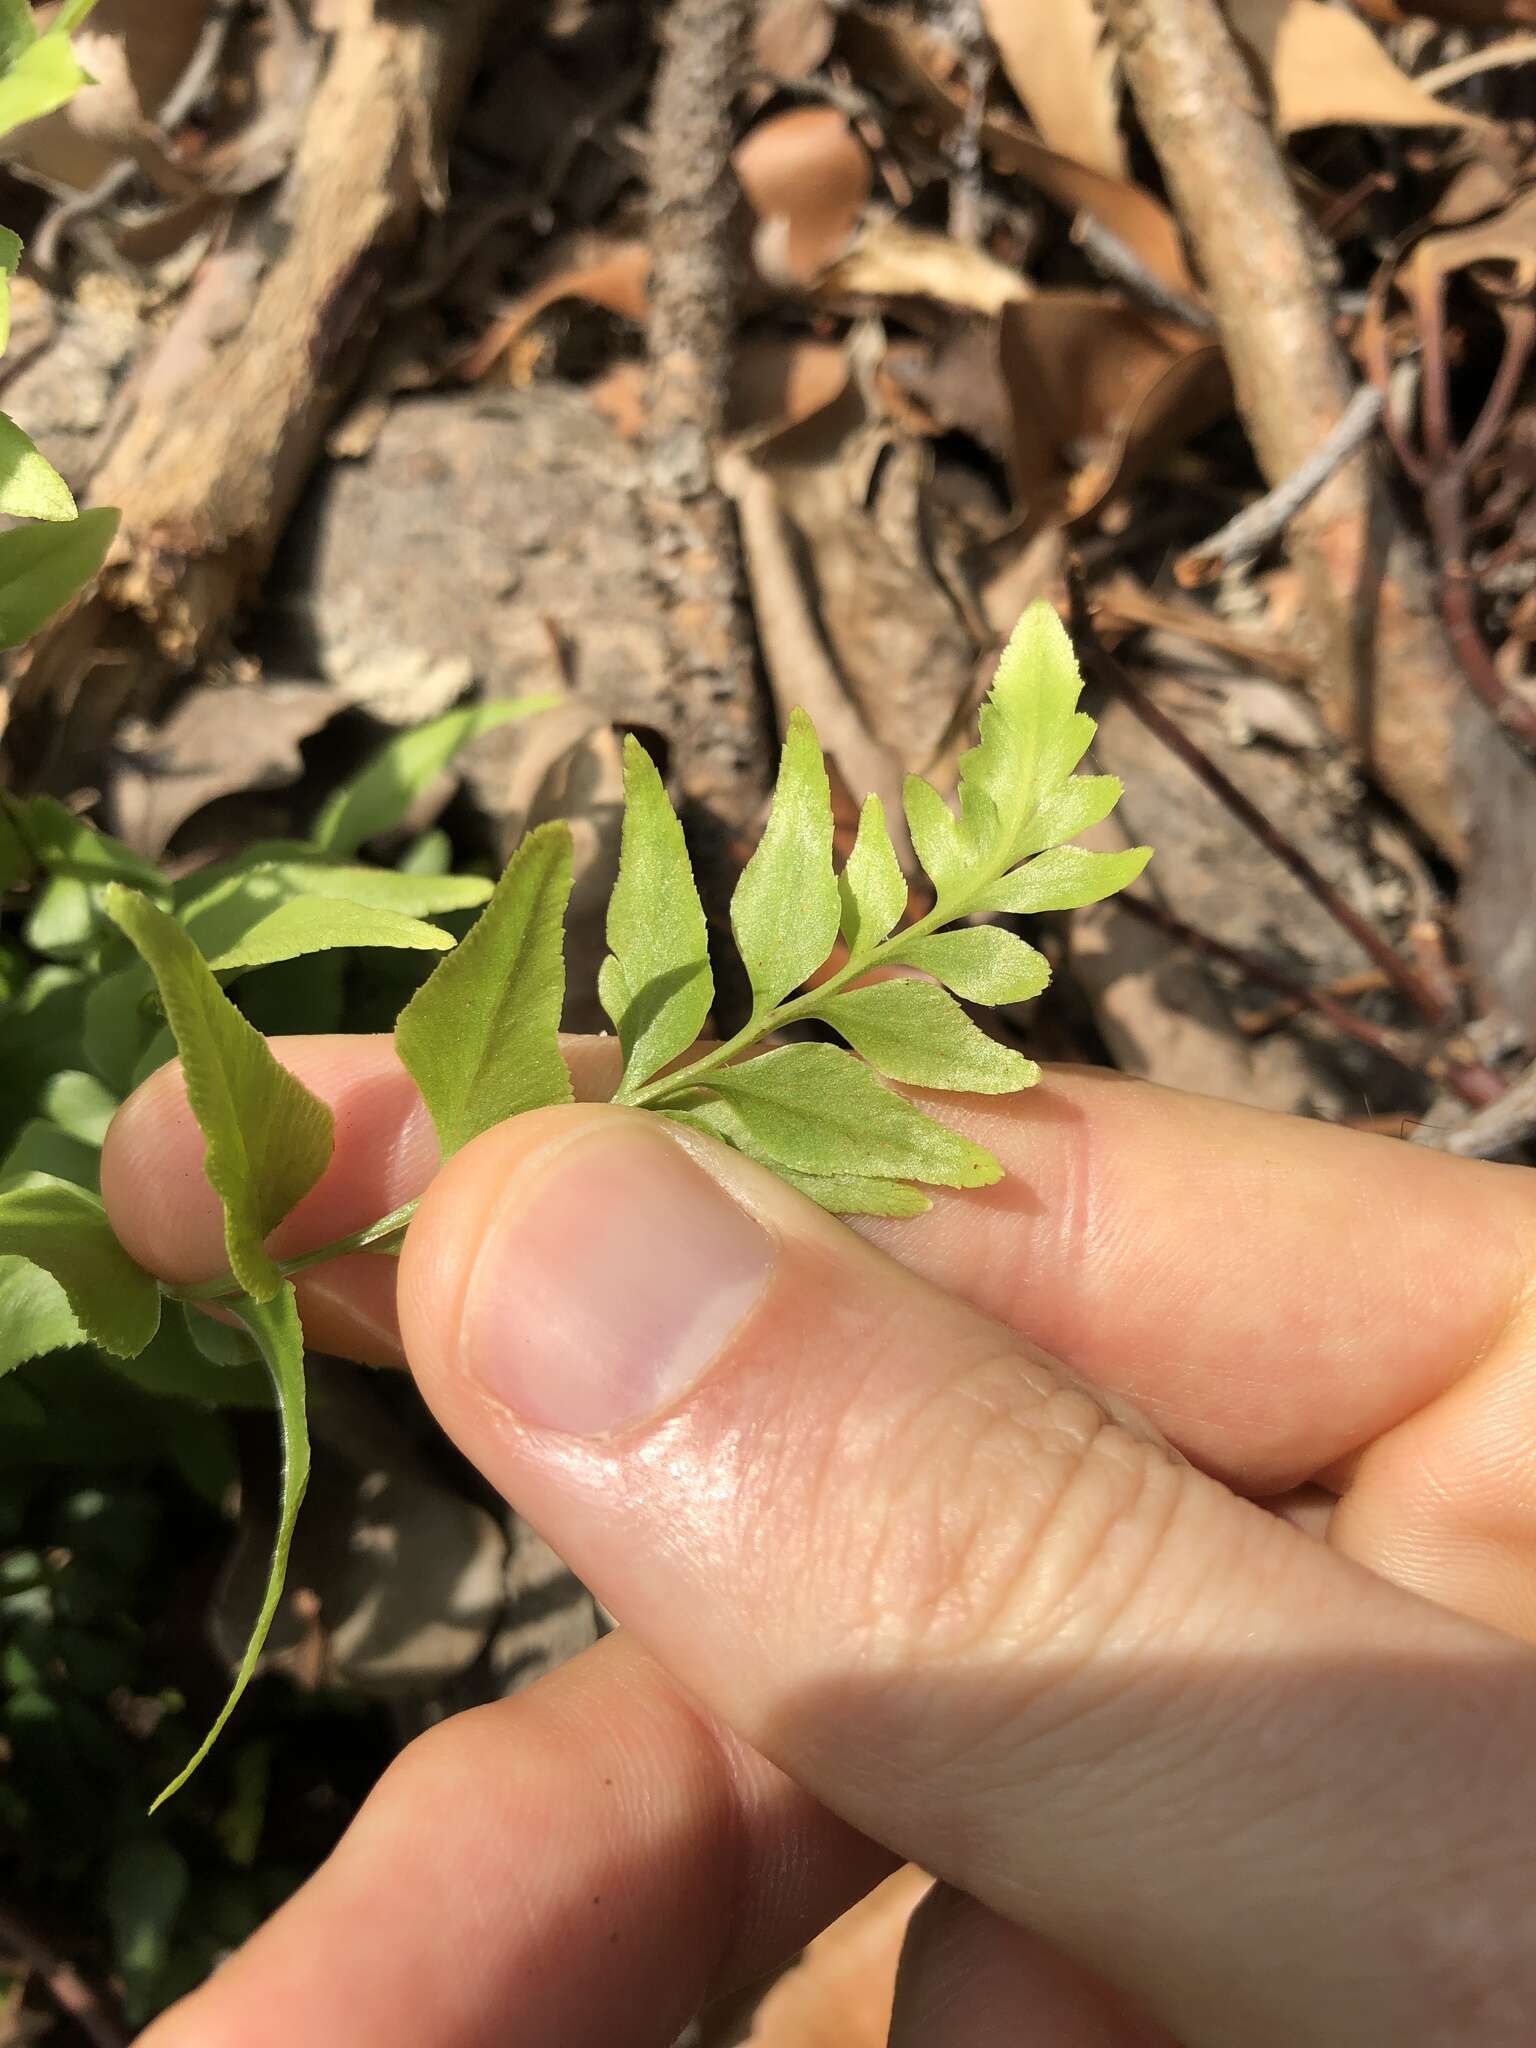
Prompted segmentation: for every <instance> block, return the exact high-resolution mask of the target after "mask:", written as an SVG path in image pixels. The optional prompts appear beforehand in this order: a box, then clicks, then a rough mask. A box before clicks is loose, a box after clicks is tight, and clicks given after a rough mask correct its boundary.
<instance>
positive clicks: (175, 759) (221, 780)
mask: <svg viewBox="0 0 1536 2048" xmlns="http://www.w3.org/2000/svg"><path fill="white" fill-rule="evenodd" d="M341 706H342V697H341V693H340V692H339V691H337V690H333V689H331V688H329V687H328V686H327V685H325V684H323V683H223V684H216V683H199V684H196V685H194V687H193V688H192V689H190V690H188V692H187V693H186V695H185V696H184V697H183V698H182V700H181V702H180V703H179V704H178V705H177V706H176V709H175V710H174V711H173V712H172V713H171V715H170V717H169V718H167V719H166V720H165V721H164V722H163V723H162V724H160V725H158V726H147V727H143V728H141V729H140V730H138V731H134V730H133V729H132V728H129V729H128V730H127V731H125V732H120V733H119V734H118V736H117V748H118V751H119V760H118V765H117V766H116V767H115V768H114V770H113V772H112V776H111V780H110V792H111V798H112V811H113V818H114V829H115V830H116V831H117V832H118V833H119V835H120V836H121V837H122V838H124V839H126V840H127V842H128V844H129V845H130V846H132V847H134V848H135V849H136V850H137V851H138V852H139V853H143V854H147V855H148V856H149V858H150V859H151V860H155V859H158V858H159V856H160V855H161V854H162V853H163V852H164V851H165V849H166V847H167V846H168V845H169V844H170V841H171V839H172V837H173V835H174V834H175V833H176V831H177V829H178V828H179V827H180V826H181V825H183V824H185V823H186V821H187V819H188V818H190V817H191V816H192V815H193V813H194V812H196V811H200V810H201V809H202V808H203V806H204V804H210V803H212V802H213V801H214V799H215V798H216V797H221V796H233V795H234V794H236V792H237V791H241V790H247V789H280V788H282V787H284V786H285V785H286V784H288V783H291V782H297V780H298V779H299V776H300V775H301V774H302V773H303V768H304V761H303V756H302V755H301V754H300V752H299V745H300V742H301V741H303V740H307V739H308V738H309V737H310V735H311V734H312V733H317V732H318V731H319V730H320V728H321V727H322V726H323V725H325V724H326V723H327V722H328V721H329V720H330V719H331V718H333V717H334V716H335V714H336V713H337V711H339V710H340V709H341Z"/></svg>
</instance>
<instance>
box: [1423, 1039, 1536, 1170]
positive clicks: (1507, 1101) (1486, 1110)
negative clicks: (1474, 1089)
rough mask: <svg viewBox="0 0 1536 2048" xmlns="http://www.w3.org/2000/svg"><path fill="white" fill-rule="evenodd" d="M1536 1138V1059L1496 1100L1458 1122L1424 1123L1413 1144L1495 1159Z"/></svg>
mask: <svg viewBox="0 0 1536 2048" xmlns="http://www.w3.org/2000/svg"><path fill="white" fill-rule="evenodd" d="M1533 1137H1536V1061H1532V1063H1531V1065H1530V1066H1528V1067H1527V1068H1526V1070H1525V1072H1524V1073H1523V1074H1522V1075H1520V1077H1519V1079H1518V1080H1515V1081H1512V1082H1511V1083H1510V1085H1509V1086H1508V1087H1507V1088H1506V1089H1505V1091H1504V1093H1503V1094H1502V1095H1501V1096H1500V1097H1499V1099H1498V1100H1497V1101H1496V1102H1490V1103H1488V1104H1486V1105H1485V1106H1484V1107H1483V1108H1481V1109H1478V1110H1477V1111H1475V1112H1474V1114H1473V1115H1471V1116H1469V1117H1468V1118H1466V1120H1465V1121H1464V1122H1462V1123H1459V1124H1452V1125H1451V1126H1450V1127H1449V1128H1448V1129H1447V1128H1445V1127H1444V1126H1438V1127H1437V1126H1435V1125H1432V1124H1427V1123H1421V1124H1419V1125H1418V1126H1417V1128H1416V1129H1415V1130H1414V1131H1413V1133H1412V1135H1411V1138H1410V1143H1412V1144H1415V1145H1432V1146H1434V1147H1435V1149H1436V1150H1437V1151H1440V1152H1454V1153H1455V1154H1456V1155H1457V1156H1458V1158H1461V1159H1494V1158H1497V1157H1498V1155H1499V1154H1500V1153H1501V1152H1513V1151H1515V1150H1517V1149H1518V1147H1520V1146H1521V1145H1524V1144H1526V1143H1528V1142H1529V1140H1530V1139H1531V1138H1533Z"/></svg>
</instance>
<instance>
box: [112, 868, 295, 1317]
mask: <svg viewBox="0 0 1536 2048" xmlns="http://www.w3.org/2000/svg"><path fill="white" fill-rule="evenodd" d="M107 910H108V913H109V915H110V916H111V917H112V919H113V921H114V923H116V924H117V925H118V926H119V927H120V928H121V930H122V931H123V932H124V933H125V934H126V936H127V937H128V938H129V939H130V940H131V941H132V942H133V944H134V946H135V947H137V949H138V951H139V952H140V954H141V955H142V956H143V958H144V960H145V961H146V963H147V964H148V966H149V968H150V971H151V972H152V973H153V975H154V977H155V982H156V985H157V987H158V988H159V991H160V999H161V1001H162V1002H163V1003H164V1005H165V1014H166V1016H167V1017H168V1018H169V1020H170V1026H171V1030H172V1032H173V1033H174V1035H175V1039H176V1049H177V1051H178V1052H179V1053H180V1055H181V1068H182V1073H183V1075H184V1077H185V1080H186V1087H187V1100H188V1102H189V1103H190V1104H191V1108H192V1114H193V1115H194V1116H195V1117H196V1118H197V1122H198V1127H199V1129H200V1130H201V1131H202V1134H203V1136H204V1138H205V1139H206V1140H207V1146H208V1149H207V1153H206V1156H205V1160H204V1171H205V1172H206V1174H207V1176H208V1181H209V1184H210V1186H211V1187H212V1188H213V1190H214V1193H215V1194H216V1195H217V1196H218V1198H219V1200H220V1202H221V1203H222V1204H223V1208H224V1246H225V1251H226V1253H227V1255H228V1258H229V1267H230V1271H231V1272H232V1273H233V1274H234V1276H235V1278H236V1279H237V1280H238V1281H239V1283H240V1285H241V1287H242V1288H244V1290H245V1291H246V1293H247V1294H249V1295H251V1296H253V1297H254V1298H255V1300H257V1301H258V1302H267V1301H270V1300H272V1298H273V1296H274V1295H276V1294H277V1293H278V1291H279V1290H280V1288H281V1286H282V1275H281V1273H280V1272H279V1270H278V1267H277V1264H276V1262H275V1261H274V1260H273V1259H272V1257H271V1256H270V1254H269V1253H268V1252H267V1250H266V1246H265V1240H266V1238H267V1236H268V1234H269V1233H270V1232H271V1231H272V1230H273V1229H274V1228H275V1227H276V1226H277V1225H278V1224H279V1223H281V1222H282V1220H283V1218H284V1217H285V1216H286V1215H287V1214H288V1211H289V1210H290V1209H291V1208H292V1207H293V1206H294V1204H295V1203H296V1202H297V1201H299V1200H300V1198H301V1197H302V1196H304V1195H307V1194H308V1193H309V1190H310V1189H311V1188H312V1187H313V1186H314V1184H315V1182H316V1181H317V1180H318V1179H319V1178H320V1176H321V1174H322V1173H323V1172H324V1171H325V1168H326V1163H327V1161H328V1160H329V1159H330V1156H331V1137H332V1128H331V1113H330V1111H329V1109H327V1107H326V1106H325V1104H324V1103H323V1102H321V1101H319V1100H318V1099H317V1098H316V1097H315V1096H313V1095H311V1094H310V1092H309V1090H308V1089H307V1088H305V1087H304V1085H303V1084H302V1082H299V1081H297V1080H295V1079H294V1077H293V1075H292V1074H290V1073H289V1072H288V1070H287V1068H286V1067H284V1066H280V1065H279V1063H278V1062H277V1060H275V1059H274V1058H273V1056H272V1052H271V1048H270V1047H269V1046H268V1044H267V1041H266V1040H265V1039H264V1038H263V1037H262V1036H261V1034H260V1032H258V1031H254V1030H253V1029H252V1028H251V1026H250V1025H249V1024H248V1023H247V1022H246V1021H245V1019H244V1018H243V1017H242V1016H241V1014H240V1012H239V1011H238V1010H237V1009H236V1008H235V1006H234V1004H233V1003H232V1002H231V1001H230V999H229V997H228V996H227V995H225V993H224V991H223V990H222V989H221V988H220V987H219V984H218V982H217V981H216V980H215V978H214V975H213V972H212V970H211V969H210V967H209V965H208V963H207V961H206V960H204V958H203V956H202V954H201V953H199V952H198V950H197V947H196V945H195V944H194V942H193V941H192V940H191V939H190V938H189V937H188V936H187V934H186V932H184V931H183V930H182V928H181V926H180V925H179V924H177V923H176V921H175V919H174V918H172V917H171V916H170V915H169V914H168V913H167V912H165V911H163V910H159V909H157V908H156V907H155V905H154V904H153V903H151V902H150V900H149V898H148V897H147V896H141V895H138V894H137V893H136V892H135V891H133V890H131V889H126V888H124V887H123V885H122V884H121V883H120V882H114V883H113V884H112V885H111V887H110V888H109V890H108V892H107Z"/></svg>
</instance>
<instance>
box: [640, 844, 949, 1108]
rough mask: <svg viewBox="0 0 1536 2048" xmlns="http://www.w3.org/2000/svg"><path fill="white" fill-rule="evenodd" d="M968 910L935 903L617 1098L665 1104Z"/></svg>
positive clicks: (811, 1013) (655, 1105)
mask: <svg viewBox="0 0 1536 2048" xmlns="http://www.w3.org/2000/svg"><path fill="white" fill-rule="evenodd" d="M978 886H980V885H978ZM964 915H965V906H964V905H961V906H960V907H959V908H956V906H955V905H954V904H942V903H935V905H934V906H933V908H932V910H930V911H928V912H927V913H926V914H925V915H924V916H922V917H920V918H917V919H916V920H915V921H914V922H913V923H912V924H909V925H907V926H906V927H904V929H903V930H901V931H899V932H893V933H892V934H891V936H890V937H889V938H888V939H882V940H881V942H880V944H879V945H878V946H872V947H871V948H870V950H869V951H868V952H867V953H865V954H864V955H863V956H862V958H858V957H856V958H852V959H850V960H848V962H847V963H846V964H845V965H844V966H842V967H840V968H839V969H838V970H837V972H836V974H832V975H829V976H828V977H827V979H826V980H825V981H824V982H822V983H820V984H819V986H817V987H816V988H813V989H810V990H808V991H807V993H806V994H805V995H803V996H796V997H795V998H794V1000H793V1001H792V1002H787V1003H780V1004H779V1005H778V1007H777V1008H776V1009H773V1010H770V1011H769V1012H768V1013H767V1015H766V1016H762V1017H749V1018H748V1020H747V1022H746V1023H745V1024H744V1025H743V1026H742V1028H741V1029H740V1031H738V1032H737V1033H736V1035H735V1037H734V1038H728V1039H726V1040H725V1042H724V1044H723V1045H717V1046H713V1047H711V1049H710V1050H709V1051H708V1052H706V1053H701V1054H700V1056H699V1058H698V1059H696V1060H694V1061H693V1062H692V1064H691V1065H689V1066H686V1067H680V1068H677V1069H675V1070H674V1071H673V1072H672V1073H670V1074H663V1075H661V1076H660V1077H659V1079H657V1080H654V1081H647V1082H646V1084H645V1086H644V1087H643V1088H637V1089H636V1090H635V1092H634V1094H633V1095H626V1094H625V1093H624V1091H623V1089H622V1088H621V1089H620V1091H619V1093H618V1094H617V1095H616V1096H615V1097H614V1100H615V1102H622V1103H625V1104H627V1105H628V1107H629V1108H631V1109H660V1108H662V1107H664V1106H665V1104H666V1102H667V1101H668V1100H669V1099H670V1098H671V1097H673V1096H675V1095H680V1094H683V1093H684V1092H685V1091H686V1090H688V1089H689V1088H695V1087H697V1086H698V1084H699V1082H700V1081H702V1080H704V1079H705V1078H706V1077H707V1076H708V1075H710V1074H712V1073H714V1072H715V1070H716V1069H717V1068H719V1067H723V1066H725V1065H726V1064H727V1062H728V1061H730V1060H733V1059H734V1058H735V1057H736V1055H737V1054H738V1053H739V1052H745V1051H746V1049H747V1047H748V1046H750V1045H754V1044H755V1043H756V1042H757V1040H758V1039H760V1038H766V1037H767V1035H768V1033H769V1032H770V1031H782V1030H783V1029H784V1027H785V1026H786V1025H788V1024H798V1023H800V1022H802V1021H803V1020H804V1019H805V1018H807V1017H814V1016H815V1014H816V1012H817V1011H818V1010H819V1009H820V1007H821V1005H822V1004H823V1003H824V1002H825V1001H826V1000H827V998H828V996H835V995H836V994H837V993H838V991H839V990H840V989H844V988H846V987H847V985H848V983H849V982H850V981H856V980H857V979H858V977H859V976H860V975H861V974H868V973H869V972H870V971H871V969H873V968H876V967H893V966H895V965H897V964H898V963H899V961H900V959H901V955H902V949H903V948H904V947H906V946H909V945H910V944H911V943H912V941H913V940H914V939H921V938H926V936H927V935H928V933H929V932H931V931H935V930H937V929H938V927H939V926H940V925H946V924H953V923H954V921H955V919H956V918H957V917H964Z"/></svg>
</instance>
